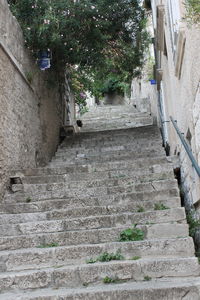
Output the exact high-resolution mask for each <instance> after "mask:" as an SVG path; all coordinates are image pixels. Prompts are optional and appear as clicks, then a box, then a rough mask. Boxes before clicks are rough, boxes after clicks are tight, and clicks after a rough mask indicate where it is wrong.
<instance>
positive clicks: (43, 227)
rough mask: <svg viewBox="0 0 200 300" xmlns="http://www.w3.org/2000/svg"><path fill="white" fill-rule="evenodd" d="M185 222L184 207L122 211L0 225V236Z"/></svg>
mask: <svg viewBox="0 0 200 300" xmlns="http://www.w3.org/2000/svg"><path fill="white" fill-rule="evenodd" d="M149 222H151V223H155V224H157V223H166V222H178V223H185V222H186V221H185V210H184V208H173V209H166V210H159V211H151V212H143V213H120V214H112V215H100V216H91V217H81V218H72V219H67V220H66V219H60V220H50V221H49V220H48V221H35V222H28V223H19V224H3V225H0V236H13V235H26V234H32V233H48V232H60V231H67V230H87V229H98V228H109V227H117V226H125V225H126V226H131V225H132V224H146V223H149Z"/></svg>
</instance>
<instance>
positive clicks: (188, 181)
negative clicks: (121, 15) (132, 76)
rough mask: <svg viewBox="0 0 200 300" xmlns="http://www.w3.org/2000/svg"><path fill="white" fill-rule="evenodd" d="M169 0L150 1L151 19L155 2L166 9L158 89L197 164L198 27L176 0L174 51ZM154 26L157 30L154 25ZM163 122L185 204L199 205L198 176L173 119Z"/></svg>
mask: <svg viewBox="0 0 200 300" xmlns="http://www.w3.org/2000/svg"><path fill="white" fill-rule="evenodd" d="M169 2H170V0H162V1H161V0H154V1H152V5H153V8H154V9H153V12H154V15H153V17H154V20H156V15H155V13H156V9H155V7H156V5H160V4H162V5H164V10H165V15H164V32H163V34H164V36H165V41H166V46H164V48H165V49H164V50H163V51H162V50H161V51H158V49H157V60H158V67H159V68H160V69H161V70H162V72H163V76H162V81H161V89H162V91H161V93H162V94H163V105H164V109H165V111H166V116H165V117H166V120H165V121H169V117H170V116H172V117H173V118H174V119H175V120H177V125H178V127H179V128H180V130H181V132H182V133H183V134H184V137H185V138H186V139H187V140H188V143H189V144H190V145H191V149H192V152H193V154H194V156H195V158H196V159H197V161H198V164H199V165H200V90H199V82H200V51H199V49H200V27H197V26H188V24H187V23H186V22H185V21H183V17H184V4H183V3H182V1H177V2H176V4H177V5H178V6H177V7H179V12H177V13H176V17H178V14H179V13H180V17H179V18H178V19H177V20H178V21H177V24H178V25H177V28H178V30H177V37H178V39H177V43H176V44H175V51H173V43H172V34H171V30H170V22H169V20H170V18H169V10H168V5H169ZM172 2H173V1H172ZM172 2H171V3H172ZM172 4H174V2H173V3H172ZM173 9H175V7H173ZM154 24H156V22H154ZM154 29H155V32H157V28H156V25H155V28H154ZM160 36H162V34H160ZM159 43H162V41H159ZM161 46H162V45H161ZM161 48H162V47H161ZM165 124H166V130H167V135H168V142H169V144H170V154H171V155H179V157H180V161H181V177H182V178H181V179H182V183H183V188H184V190H185V193H186V205H187V206H190V205H193V204H195V205H196V208H198V206H199V205H200V203H199V202H200V180H199V177H198V176H197V174H196V171H195V170H194V168H193V166H192V164H191V162H190V160H189V158H188V156H187V154H186V152H185V150H184V148H183V146H182V144H181V142H180V140H179V138H178V136H177V134H176V133H175V130H174V128H173V125H172V123H165Z"/></svg>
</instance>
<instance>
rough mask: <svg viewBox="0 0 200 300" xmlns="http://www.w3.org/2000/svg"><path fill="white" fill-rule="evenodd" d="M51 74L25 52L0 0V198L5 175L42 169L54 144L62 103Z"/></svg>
mask: <svg viewBox="0 0 200 300" xmlns="http://www.w3.org/2000/svg"><path fill="white" fill-rule="evenodd" d="M54 76H55V74H53V72H52V71H45V72H42V71H40V70H39V69H38V67H37V65H36V63H35V61H34V60H33V58H32V56H31V55H30V54H29V53H28V51H27V50H26V49H25V48H24V40H23V34H22V31H21V29H20V26H19V24H18V22H17V21H16V19H15V17H13V15H12V14H11V12H10V10H9V7H8V4H7V1H6V0H1V1H0V196H1V197H0V198H2V195H3V192H4V190H5V186H6V185H8V184H9V171H10V170H14V169H24V168H29V167H31V168H32V167H36V166H39V165H45V164H46V163H47V162H48V161H49V160H50V159H51V157H52V156H53V154H54V153H55V151H56V149H57V145H58V142H59V130H60V127H61V123H62V121H61V104H60V96H59V90H58V85H57V84H56V83H55V80H54Z"/></svg>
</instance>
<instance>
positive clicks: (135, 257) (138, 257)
mask: <svg viewBox="0 0 200 300" xmlns="http://www.w3.org/2000/svg"><path fill="white" fill-rule="evenodd" d="M138 259H141V257H140V256H133V257H132V258H131V260H138Z"/></svg>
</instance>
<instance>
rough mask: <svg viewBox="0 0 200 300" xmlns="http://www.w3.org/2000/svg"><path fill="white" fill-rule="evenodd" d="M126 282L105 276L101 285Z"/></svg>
mask: <svg viewBox="0 0 200 300" xmlns="http://www.w3.org/2000/svg"><path fill="white" fill-rule="evenodd" d="M126 281H127V280H126V279H119V278H118V277H114V278H112V277H109V276H106V277H104V278H103V283H105V284H109V283H122V282H126Z"/></svg>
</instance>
